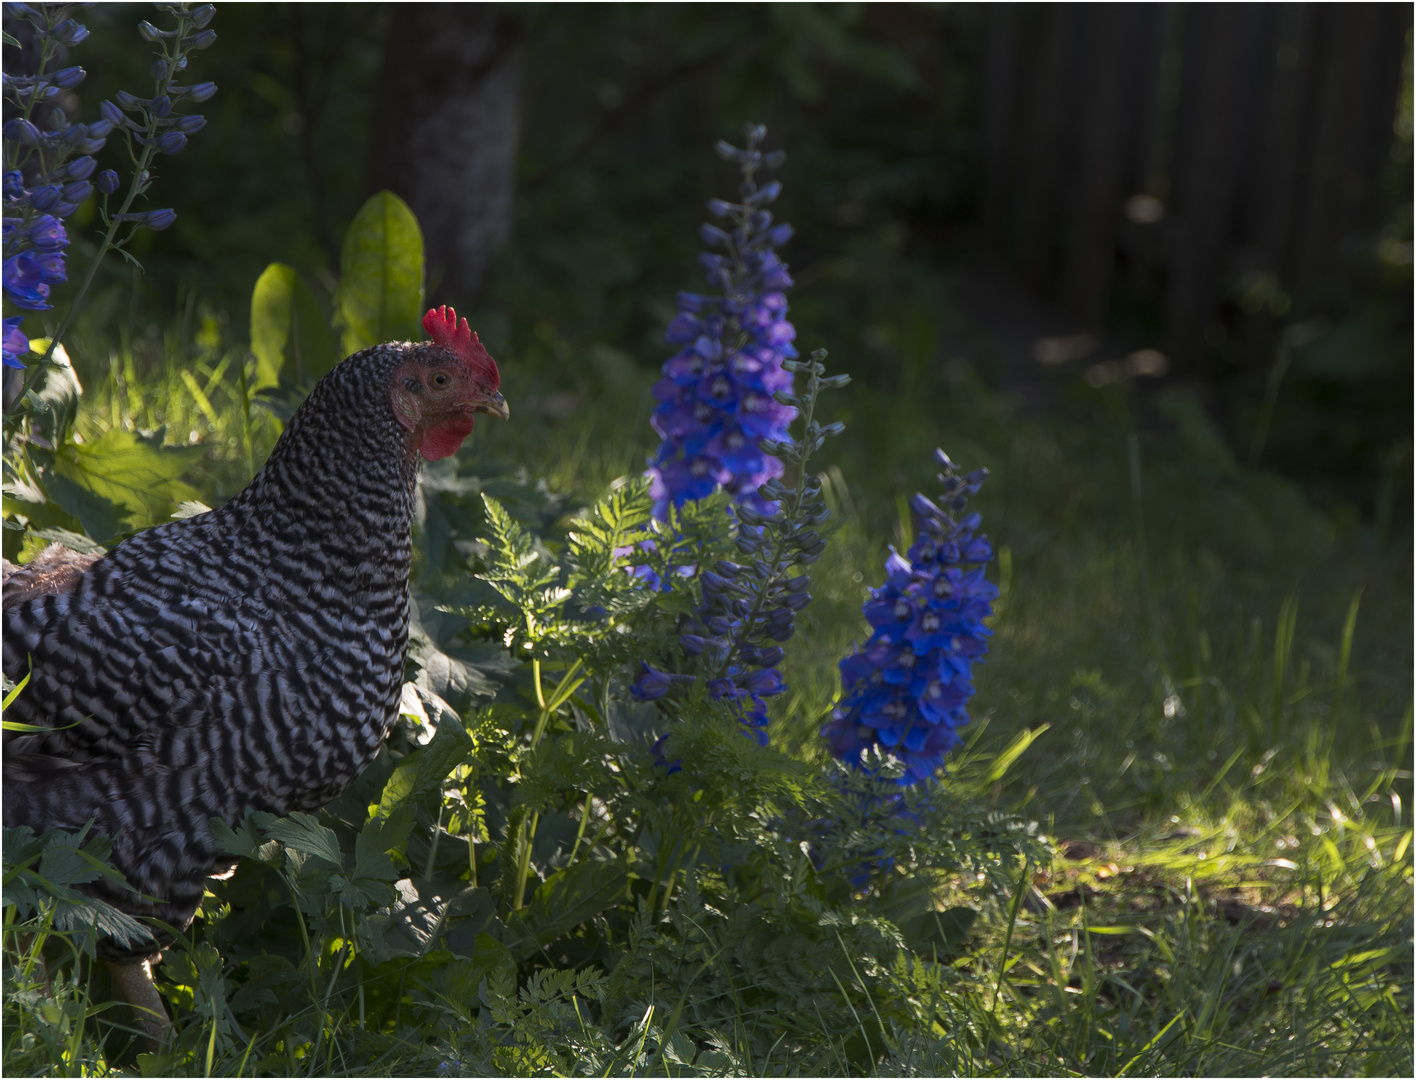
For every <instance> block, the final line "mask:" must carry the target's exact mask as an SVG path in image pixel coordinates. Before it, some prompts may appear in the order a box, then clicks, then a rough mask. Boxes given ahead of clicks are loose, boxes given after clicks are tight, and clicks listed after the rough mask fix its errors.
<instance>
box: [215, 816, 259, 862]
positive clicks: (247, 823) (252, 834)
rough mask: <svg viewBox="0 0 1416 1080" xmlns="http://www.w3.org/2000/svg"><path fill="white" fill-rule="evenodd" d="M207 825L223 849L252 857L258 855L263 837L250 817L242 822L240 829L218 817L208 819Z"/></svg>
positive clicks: (217, 844)
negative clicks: (252, 824)
mask: <svg viewBox="0 0 1416 1080" xmlns="http://www.w3.org/2000/svg"><path fill="white" fill-rule="evenodd" d="M207 825H208V828H209V829H210V830H211V838H212V839H213V840H215V841H216V846H217V847H219V848H220V849H221V850H222V851H225V852H228V853H229V854H231V855H241V856H244V857H246V858H251V859H254V858H257V857H258V856H257V852H258V851H259V850H260V846H261V838H260V837H259V836H257V835H256V831H255V829H253V828H252V827H251V819H250V818H246V819H245V820H244V821H243V822H241V827H240V829H239V830H236V829H233V828H232V827H231V826H230V825H228V824H226V822H225V821H223V820H222V819H221V818H217V817H214V818H210V819H208V822H207Z"/></svg>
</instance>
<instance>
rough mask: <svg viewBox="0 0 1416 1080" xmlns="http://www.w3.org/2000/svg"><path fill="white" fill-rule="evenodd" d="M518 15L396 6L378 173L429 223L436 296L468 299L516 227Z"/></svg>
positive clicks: (378, 182)
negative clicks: (514, 217)
mask: <svg viewBox="0 0 1416 1080" xmlns="http://www.w3.org/2000/svg"><path fill="white" fill-rule="evenodd" d="M521 26H522V24H521V23H520V21H518V20H517V19H516V18H515V17H514V16H512V15H510V14H508V12H507V11H505V10H504V9H503V8H501V7H500V6H499V5H495V4H397V5H394V6H393V9H392V18H391V20H390V27H389V37H388V43H387V46H386V47H385V52H384V66H383V72H382V74H381V76H380V87H379V96H378V103H377V105H376V106H375V117H374V135H373V142H372V160H371V162H370V170H369V175H370V180H371V182H372V185H373V190H375V191H380V190H383V189H385V188H387V189H389V190H391V191H393V192H395V193H396V194H398V195H399V196H401V197H402V198H403V199H404V201H405V202H407V203H408V205H409V206H410V207H412V209H413V212H414V213H415V214H416V215H417V216H418V221H419V223H420V224H421V225H422V227H423V243H424V246H425V251H426V255H427V284H428V295H429V298H430V299H434V300H435V301H436V302H438V303H453V304H455V305H457V306H459V307H466V306H469V305H470V303H471V301H472V299H473V298H474V297H475V296H476V294H477V292H478V290H479V289H480V288H481V287H482V285H483V282H484V279H485V277H486V272H487V266H488V264H489V263H490V261H491V258H492V256H493V254H494V253H495V252H496V250H497V249H498V248H499V247H501V246H502V245H503V244H505V243H506V241H507V240H508V239H509V238H510V236H511V223H512V195H513V185H514V181H515V172H516V144H517V133H518V127H519V121H520V115H519V114H520V89H521V78H520V75H521V50H520V37H521Z"/></svg>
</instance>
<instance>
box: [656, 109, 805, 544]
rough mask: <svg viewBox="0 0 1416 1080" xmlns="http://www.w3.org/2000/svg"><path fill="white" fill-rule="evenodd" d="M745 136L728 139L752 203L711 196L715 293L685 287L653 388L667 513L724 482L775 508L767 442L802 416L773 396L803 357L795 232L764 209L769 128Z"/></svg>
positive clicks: (660, 490) (775, 471)
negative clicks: (762, 490) (792, 257)
mask: <svg viewBox="0 0 1416 1080" xmlns="http://www.w3.org/2000/svg"><path fill="white" fill-rule="evenodd" d="M746 134H747V136H748V138H747V144H748V145H747V149H746V150H739V149H738V148H736V147H732V146H729V144H727V143H722V144H720V152H721V147H723V146H727V147H728V149H729V150H730V151H731V154H730V155H729V156H730V158H731V160H733V161H736V162H737V163H738V165H739V168H740V170H741V172H742V177H743V182H742V186H741V188H740V190H741V191H743V192H745V193H746V194H745V195H744V201H743V202H741V203H729V202H725V201H723V200H721V199H712V200H710V201H709V203H708V211H709V213H710V214H712V215H713V216H715V217H718V218H720V219H724V224H723V225H715V224H705V225H703V226H702V227H701V228H700V230H699V236H700V237H701V238H702V240H703V242H704V243H706V244H708V245H709V246H710V247H712V248H714V249H716V250H714V251H710V252H704V253H703V254H702V255H701V256H700V259H699V261H700V263H701V264H702V265H703V267H704V269H705V271H706V278H707V281H708V284H709V285H710V286H712V287H713V289H714V290H715V292H716V295H703V294H697V293H680V294H679V297H678V315H677V316H675V318H674V319H673V321H672V322H670V324H669V328H668V333H667V338H668V340H669V341H670V342H672V343H674V344H677V345H680V346H682V348H681V349H680V351H679V352H678V353H677V354H676V355H674V356H673V357H671V358H670V359H669V360H668V361H667V362H666V363H665V364H664V377H663V378H662V379H661V380H660V381H659V382H658V384H656V385H655V387H654V395H655V396H656V397H657V398H658V399H659V401H660V402H661V404H660V405H659V407H658V408H657V409H655V411H654V416H653V424H654V429H655V430H656V431H657V432H658V433H659V435H660V437H661V438H662V440H663V442H662V443H661V444H660V447H659V451H658V453H657V454H656V455H655V457H654V459H653V462H652V464H651V467H650V469H649V476H650V477H651V480H652V493H653V496H654V500H655V516H657V517H660V518H662V517H663V516H664V514H665V512H666V511H667V508H668V507H669V506H670V505H673V506H682V505H683V503H684V502H685V501H687V500H689V499H699V498H702V497H703V496H705V495H708V494H709V493H711V492H712V491H713V490H714V489H715V488H717V487H720V486H721V487H723V488H725V489H726V490H728V491H729V492H731V493H732V495H733V496H734V498H735V499H736V500H737V501H738V502H739V503H742V504H744V505H751V506H753V507H755V508H756V509H758V510H761V511H764V512H766V511H770V510H771V509H772V504H771V502H770V500H766V499H763V498H761V497H760V496H759V495H758V488H759V487H760V486H761V485H762V483H763V482H764V481H766V480H769V479H771V478H772V477H775V476H780V475H781V473H782V463H781V462H780V461H779V460H777V458H775V457H773V456H772V455H770V454H767V453H764V452H763V451H762V449H761V446H760V444H761V441H762V440H763V439H764V438H767V439H772V440H780V439H781V438H782V437H783V436H784V435H785V433H786V426H787V424H789V423H790V421H791V419H792V417H793V416H794V415H795V409H793V408H791V407H790V406H784V405H782V404H780V403H779V402H778V401H776V400H774V399H773V394H774V393H775V392H777V391H780V390H789V389H790V388H791V385H792V378H791V375H790V374H789V373H787V372H786V371H784V370H783V368H782V361H783V360H790V359H792V358H794V357H796V355H797V352H796V349H795V348H793V346H792V340H793V339H794V338H795V337H796V331H795V329H794V328H793V327H792V324H791V323H790V322H788V321H787V318H786V314H787V299H786V297H785V296H784V295H783V294H782V292H781V290H782V289H785V288H786V287H787V286H789V285H791V283H792V282H791V277H790V275H789V274H788V273H787V270H786V266H785V265H784V264H783V263H782V262H781V260H780V259H779V258H778V257H777V255H776V252H775V251H774V250H773V249H774V247H775V246H776V244H777V243H781V242H785V240H786V239H787V238H788V237H790V235H791V233H790V229H788V230H786V231H785V232H784V231H782V230H781V227H780V226H779V227H778V228H777V229H772V228H771V220H772V218H771V214H770V213H768V212H767V211H765V210H760V209H756V208H757V207H760V206H763V205H766V204H767V203H770V202H771V201H772V200H774V199H775V198H776V197H777V195H778V193H779V192H780V191H781V185H780V183H778V182H776V181H773V182H772V183H770V184H768V185H766V186H764V187H760V188H759V187H758V186H757V184H756V183H755V181H754V173H755V171H756V170H758V169H760V168H761V167H762V155H761V153H760V152H759V151H758V150H757V144H758V143H759V142H761V140H762V139H763V138H765V137H766V130H765V129H764V128H762V127H761V126H760V125H756V126H752V127H751V128H750V129H749V130H748V131H747V132H746Z"/></svg>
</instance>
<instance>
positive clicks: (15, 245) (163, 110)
mask: <svg viewBox="0 0 1416 1080" xmlns="http://www.w3.org/2000/svg"><path fill="white" fill-rule="evenodd" d="M69 7H70V5H65V4H41V5H36V6H35V7H31V6H30V5H28V4H23V3H7V4H5V14H6V15H7V16H10V17H11V18H14V19H20V20H23V21H24V22H27V23H28V24H29V25H30V27H31V28H32V29H33V32H34V37H35V41H36V42H37V44H38V52H39V62H38V68H37V72H36V74H33V75H11V74H10V73H8V72H6V73H5V74H4V77H3V78H4V96H5V106H6V110H5V111H6V112H7V113H9V114H11V119H9V120H6V121H5V124H4V128H3V134H4V156H5V162H4V295H5V300H6V302H7V305H13V306H14V307H17V308H21V309H23V310H24V311H48V310H49V309H50V308H51V307H52V304H51V303H50V289H51V288H52V287H53V286H55V285H58V284H60V283H61V282H63V281H65V280H66V279H67V267H66V265H65V260H64V252H65V249H66V248H67V246H68V242H69V238H68V234H67V233H66V231H65V229H64V225H63V219H64V218H67V217H68V216H69V215H70V214H72V213H73V212H74V211H75V210H77V209H78V208H79V206H80V205H82V204H83V203H84V202H85V201H86V200H87V199H89V197H90V196H92V195H93V193H94V190H95V188H97V190H98V191H100V192H102V194H103V195H104V196H108V195H111V194H113V193H114V192H115V191H117V190H118V174H117V173H116V172H114V171H113V170H112V169H104V170H102V171H101V172H97V175H95V172H96V170H97V167H98V166H97V161H96V160H95V158H94V155H95V154H97V153H98V152H99V151H100V150H102V149H103V147H104V145H105V143H106V142H107V139H108V136H109V135H110V134H112V133H113V131H114V130H115V129H124V130H125V131H127V132H128V133H129V134H130V135H131V137H132V138H133V139H134V140H136V141H137V142H138V143H140V144H142V145H143V146H145V147H150V148H151V149H150V150H149V151H146V152H145V153H144V155H143V157H142V159H141V162H140V167H139V169H138V178H137V181H136V183H135V185H134V190H133V192H132V193H131V194H130V195H129V197H128V199H127V200H126V201H125V202H124V204H123V211H124V212H120V213H117V214H114V215H112V217H111V218H110V217H108V216H107V214H106V204H105V221H109V222H116V221H122V222H129V223H132V225H133V226H134V227H135V228H137V227H142V228H148V229H153V230H161V229H165V228H167V227H168V226H169V225H171V224H172V223H173V221H175V220H176V217H177V215H176V214H175V213H173V211H171V210H148V211H144V212H138V213H128V212H126V211H127V210H128V206H129V205H130V204H131V202H132V198H133V196H134V195H138V194H141V193H142V192H143V191H145V190H146V189H147V185H148V183H149V182H150V180H149V174H148V172H147V169H146V165H147V162H148V160H150V158H151V156H152V154H153V153H163V154H175V153H177V152H179V151H180V150H181V149H182V148H183V147H184V146H186V144H187V137H188V136H189V135H191V134H193V133H195V132H197V131H200V130H201V128H202V127H203V126H204V125H205V124H206V121H205V120H204V119H203V118H202V117H200V116H190V115H187V116H179V115H175V114H174V113H173V107H174V106H173V103H174V102H178V101H180V100H182V99H184V98H185V99H187V100H190V101H194V102H201V101H206V100H207V99H208V98H210V97H211V96H212V94H214V93H215V92H216V87H215V86H214V85H213V84H211V83H201V84H198V85H196V86H179V85H177V84H176V83H175V82H174V81H173V79H174V77H175V76H176V74H177V72H179V71H181V70H182V69H184V68H185V67H186V66H187V56H186V51H187V50H189V49H204V48H206V47H207V46H208V45H210V44H211V43H212V42H213V41H215V40H216V34H215V32H214V31H211V30H206V29H204V28H205V27H206V25H207V23H209V22H210V21H211V19H212V16H213V15H214V14H215V9H214V8H213V7H212V6H211V5H210V4H206V5H203V6H201V7H198V8H195V9H193V10H191V11H187V10H185V9H182V10H174V11H173V13H174V14H176V15H177V18H178V27H177V29H175V30H165V31H164V30H158V29H157V28H156V27H154V26H152V25H151V24H150V23H147V22H144V23H141V24H140V25H139V28H138V29H139V32H140V33H141V34H142V36H143V37H144V38H145V39H147V40H148V41H154V42H159V41H160V42H163V43H164V44H163V50H162V53H161V56H160V58H159V59H158V61H157V62H156V63H155V64H154V65H153V67H152V75H153V78H154V79H155V80H156V82H157V90H158V93H157V95H156V96H155V97H153V98H148V99H142V98H135V97H133V96H132V95H131V94H126V93H121V92H120V93H119V94H118V95H116V97H117V104H114V102H111V101H105V102H103V103H102V104H101V105H100V107H99V111H100V113H101V114H102V119H100V120H98V121H97V122H95V123H92V124H76V123H71V122H70V120H69V117H68V114H67V113H66V112H65V110H64V109H63V108H62V107H60V105H59V104H58V102H56V101H54V99H55V98H56V97H57V96H58V95H59V94H60V93H61V92H63V91H69V90H72V89H73V88H74V87H76V86H78V85H79V84H80V83H81V82H83V80H84V77H85V72H84V69H83V68H81V67H62V68H57V69H52V70H51V64H52V61H53V60H54V59H55V57H56V56H57V55H58V54H59V51H60V50H61V49H62V48H67V47H70V46H73V45H77V44H79V42H81V41H83V40H84V39H85V38H87V37H88V30H87V29H86V28H85V27H84V26H82V25H81V24H79V23H78V22H75V21H74V20H73V19H72V18H69V17H68V16H67V12H68V10H69ZM167 7H171V6H170V5H168V6H167ZM134 111H136V112H138V114H139V117H140V119H138V120H133V119H130V118H129V116H128V113H129V112H134ZM110 239H111V237H110ZM24 318H25V316H24V315H22V314H21V315H10V314H8V313H7V314H6V316H5V327H4V365H5V367H10V368H23V367H24V366H25V365H24V363H23V362H22V361H21V359H20V357H21V356H23V355H25V354H26V353H28V352H29V342H28V340H27V339H26V336H25V334H24V332H23V331H22V330H21V329H20V324H21V323H22V322H23V320H24Z"/></svg>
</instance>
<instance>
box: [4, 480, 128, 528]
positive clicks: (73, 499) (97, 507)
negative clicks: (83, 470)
mask: <svg viewBox="0 0 1416 1080" xmlns="http://www.w3.org/2000/svg"><path fill="white" fill-rule="evenodd" d="M48 487H49V491H48V495H49V502H50V503H51V504H52V505H53V506H55V507H58V509H60V510H62V511H63V512H64V513H66V514H68V515H70V517H72V518H73V519H74V520H76V521H77V522H78V523H79V525H80V526H81V527H82V528H83V530H84V532H85V533H86V534H88V535H89V536H91V537H93V538H94V539H96V540H99V541H103V542H107V541H112V540H114V539H115V538H117V537H119V536H122V535H123V534H124V533H127V532H131V531H132V525H131V523H130V521H129V516H128V513H127V511H125V510H124V509H123V507H121V506H119V505H118V504H117V503H116V502H114V501H113V500H112V499H106V498H104V497H103V496H102V495H99V494H98V493H97V492H95V491H93V490H91V489H90V488H88V487H86V486H85V485H84V484H83V483H82V482H80V481H78V480H71V479H69V477H67V476H63V475H61V474H57V473H56V474H55V475H53V476H50V477H49V484H48ZM30 505H32V504H30ZM20 510H21V512H22V513H25V514H26V516H27V517H28V518H29V520H30V523H31V524H40V523H43V522H45V521H47V520H48V519H49V518H50V517H51V516H52V515H47V514H44V513H43V512H42V511H43V507H40V510H41V512H40V513H39V514H31V513H29V512H28V511H27V510H26V509H25V508H24V507H20Z"/></svg>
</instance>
